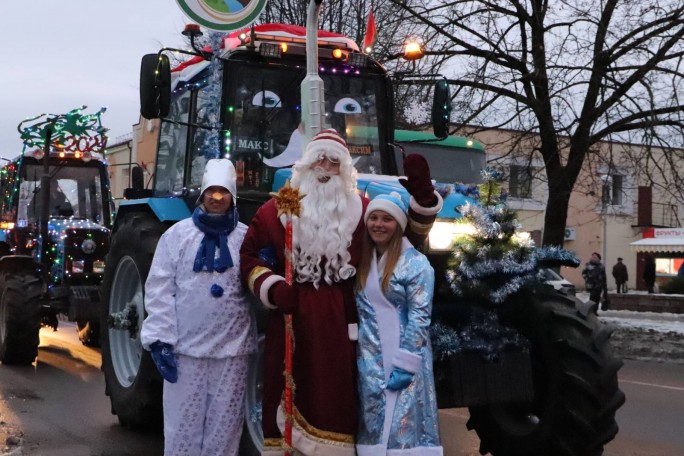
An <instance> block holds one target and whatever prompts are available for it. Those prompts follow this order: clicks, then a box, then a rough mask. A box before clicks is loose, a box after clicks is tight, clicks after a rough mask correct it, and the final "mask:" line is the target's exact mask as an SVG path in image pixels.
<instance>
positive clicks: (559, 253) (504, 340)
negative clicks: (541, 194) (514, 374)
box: [431, 170, 579, 360]
mask: <svg viewBox="0 0 684 456" xmlns="http://www.w3.org/2000/svg"><path fill="white" fill-rule="evenodd" d="M483 178H484V179H483V183H482V184H481V185H480V186H479V196H478V198H479V201H478V204H474V203H473V204H466V205H465V206H461V207H460V208H458V210H459V211H460V213H461V214H462V215H463V218H462V220H461V221H459V222H457V223H467V224H470V225H471V226H472V234H469V235H465V236H463V237H462V238H461V239H459V240H458V241H457V242H456V243H455V247H454V250H453V252H452V258H451V260H450V262H449V267H448V269H447V280H448V282H449V284H450V286H451V290H452V291H453V292H454V294H455V295H456V297H457V298H458V299H457V301H458V302H461V303H463V305H465V306H469V307H470V308H469V309H468V310H469V311H468V312H466V313H462V315H467V321H465V322H461V324H460V325H454V324H453V322H449V323H446V324H445V323H444V322H440V321H436V322H435V323H434V324H433V326H432V328H431V335H432V343H433V347H434V350H435V354H436V356H437V357H438V358H444V357H448V356H450V355H452V354H454V353H458V352H460V351H475V352H478V353H480V354H482V355H483V356H484V357H485V358H487V359H489V360H494V359H496V358H497V357H498V355H499V353H501V352H502V351H503V350H505V349H507V348H510V347H516V348H522V349H525V348H526V345H527V344H526V341H525V340H524V338H522V337H521V336H520V335H519V334H518V333H517V331H515V330H514V329H512V328H509V327H507V326H505V325H502V324H501V323H500V317H501V313H502V312H505V311H506V307H507V306H509V305H510V304H511V303H513V302H515V301H516V300H521V299H522V300H524V299H526V297H525V296H526V295H527V294H529V293H533V292H534V289H535V288H537V287H543V286H544V285H543V280H542V279H541V277H540V276H539V271H540V268H541V267H550V266H559V265H568V266H573V267H576V266H578V265H579V260H578V259H577V258H576V257H575V256H574V255H573V254H572V253H571V252H568V251H566V250H563V249H561V248H559V247H541V248H537V247H535V245H534V242H533V241H532V240H531V238H530V237H529V236H525V235H522V234H521V233H519V224H518V221H517V218H516V213H515V211H513V210H512V209H510V208H509V207H508V206H507V205H506V193H505V191H503V190H502V187H501V181H502V175H501V174H500V173H498V172H496V171H493V170H485V171H484V172H483ZM471 194H472V192H471Z"/></svg>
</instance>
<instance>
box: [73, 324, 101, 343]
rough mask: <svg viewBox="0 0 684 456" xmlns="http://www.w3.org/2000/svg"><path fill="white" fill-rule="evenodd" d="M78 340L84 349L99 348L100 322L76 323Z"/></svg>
mask: <svg viewBox="0 0 684 456" xmlns="http://www.w3.org/2000/svg"><path fill="white" fill-rule="evenodd" d="M76 327H77V328H78V340H80V341H81V343H82V344H83V345H85V346H86V347H99V346H100V322H99V321H97V322H96V321H77V322H76Z"/></svg>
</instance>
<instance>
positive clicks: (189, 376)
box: [140, 159, 256, 456]
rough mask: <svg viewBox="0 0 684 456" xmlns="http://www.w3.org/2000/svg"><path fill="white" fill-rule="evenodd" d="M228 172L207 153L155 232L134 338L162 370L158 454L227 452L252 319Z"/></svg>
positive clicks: (233, 447) (251, 345)
mask: <svg viewBox="0 0 684 456" xmlns="http://www.w3.org/2000/svg"><path fill="white" fill-rule="evenodd" d="M235 195H236V173H235V168H234V167H233V164H232V163H231V162H230V160H226V159H213V160H209V161H208V162H207V165H206V168H205V171H204V176H203V178H202V187H201V192H200V197H199V199H198V200H197V203H198V204H199V206H198V207H197V208H196V209H195V211H194V213H193V214H192V217H191V218H187V219H185V220H181V221H180V222H178V223H176V224H175V225H173V226H172V227H171V228H169V229H168V230H167V231H166V232H165V233H164V234H163V235H162V237H161V239H159V244H158V245H157V249H156V251H155V253H154V259H153V260H152V266H151V267H150V273H149V276H148V277H147V281H146V282H145V310H146V311H147V313H148V315H147V318H145V321H144V322H143V327H142V331H141V333H140V338H141V342H142V345H143V347H145V349H146V350H149V351H150V352H151V354H152V359H153V361H154V363H155V365H156V366H157V369H158V370H159V373H160V374H161V375H162V377H164V380H165V381H164V392H163V405H164V455H165V456H178V455H193V456H236V455H237V454H238V447H239V445H240V435H241V433H242V427H243V424H244V413H245V407H244V404H243V401H244V395H245V390H246V384H247V363H248V359H249V355H250V354H251V353H253V352H255V351H256V325H255V322H254V317H253V312H252V309H251V308H250V301H249V299H248V295H247V293H246V290H244V289H243V288H242V282H241V280H240V256H239V251H240V245H241V244H242V240H243V238H244V236H245V233H246V232H247V226H245V225H244V224H242V223H240V222H239V220H238V213H237V208H236V206H235V203H236V200H235Z"/></svg>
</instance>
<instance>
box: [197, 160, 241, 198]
mask: <svg viewBox="0 0 684 456" xmlns="http://www.w3.org/2000/svg"><path fill="white" fill-rule="evenodd" d="M236 182H237V174H236V173H235V167H234V166H233V163H232V162H231V161H230V160H228V159H226V158H213V159H211V160H209V161H208V162H207V165H206V166H205V167H204V175H203V176H202V188H201V189H200V196H199V198H197V204H200V203H201V202H202V195H203V194H204V191H205V190H206V189H207V188H209V187H213V186H218V187H223V188H225V189H226V190H228V191H229V192H230V194H231V195H233V203H235V197H236V196H237V184H236Z"/></svg>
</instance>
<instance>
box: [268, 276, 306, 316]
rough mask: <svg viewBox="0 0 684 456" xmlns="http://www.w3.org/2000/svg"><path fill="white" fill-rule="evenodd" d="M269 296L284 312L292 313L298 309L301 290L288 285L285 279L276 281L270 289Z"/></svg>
mask: <svg viewBox="0 0 684 456" xmlns="http://www.w3.org/2000/svg"><path fill="white" fill-rule="evenodd" d="M268 297H269V299H270V301H271V302H272V303H273V305H274V306H276V307H277V308H278V309H279V310H280V311H282V312H283V313H286V314H291V313H294V312H295V311H296V310H297V306H298V304H299V292H298V291H297V288H295V287H294V286H292V285H288V284H287V282H285V281H284V280H281V281H280V282H276V283H275V284H274V285H273V286H272V287H271V289H270V290H268Z"/></svg>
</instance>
